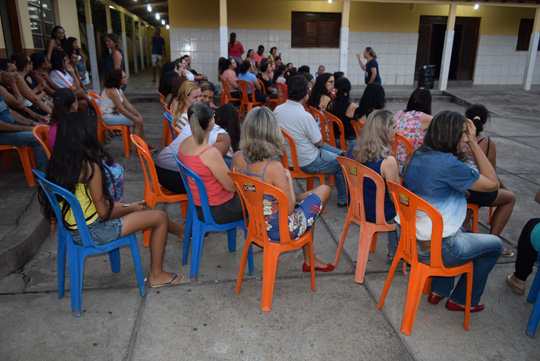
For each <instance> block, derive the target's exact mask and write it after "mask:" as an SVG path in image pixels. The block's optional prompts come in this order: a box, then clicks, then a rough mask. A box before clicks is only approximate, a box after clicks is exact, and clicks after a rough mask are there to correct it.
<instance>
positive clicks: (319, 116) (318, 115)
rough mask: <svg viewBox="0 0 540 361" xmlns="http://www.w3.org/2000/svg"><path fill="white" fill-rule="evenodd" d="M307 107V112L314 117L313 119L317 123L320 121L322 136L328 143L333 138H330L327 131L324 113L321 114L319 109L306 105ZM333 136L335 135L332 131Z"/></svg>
mask: <svg viewBox="0 0 540 361" xmlns="http://www.w3.org/2000/svg"><path fill="white" fill-rule="evenodd" d="M305 106H306V107H307V111H308V112H309V113H310V114H311V116H313V119H314V120H315V121H319V124H320V128H321V135H322V138H323V141H324V142H325V143H328V142H329V140H330V139H332V137H331V136H330V134H329V132H328V131H327V130H326V117H325V116H324V114H323V112H321V111H320V110H319V109H315V108H313V107H312V106H311V105H305ZM332 134H334V131H333V130H332Z"/></svg>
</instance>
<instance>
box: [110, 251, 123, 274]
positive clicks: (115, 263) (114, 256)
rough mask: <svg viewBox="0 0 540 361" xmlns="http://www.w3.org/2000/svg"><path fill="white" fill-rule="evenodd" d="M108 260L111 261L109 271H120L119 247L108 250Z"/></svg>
mask: <svg viewBox="0 0 540 361" xmlns="http://www.w3.org/2000/svg"><path fill="white" fill-rule="evenodd" d="M109 261H110V262H111V271H113V273H118V272H120V268H121V264H120V248H117V249H114V250H112V251H110V252H109Z"/></svg>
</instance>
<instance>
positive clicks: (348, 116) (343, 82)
mask: <svg viewBox="0 0 540 361" xmlns="http://www.w3.org/2000/svg"><path fill="white" fill-rule="evenodd" d="M335 87H336V97H335V98H334V99H332V100H331V101H330V103H329V104H328V111H329V112H330V113H332V114H334V115H335V116H336V117H338V118H339V120H341V123H343V130H344V132H345V134H344V135H345V142H346V146H347V149H349V148H350V146H351V143H352V142H353V141H354V140H355V139H356V132H355V131H354V127H353V126H352V124H351V120H353V119H354V112H355V111H356V109H357V108H358V105H357V104H355V103H351V101H350V94H351V82H350V81H349V79H347V78H340V79H338V80H337V81H336V83H335ZM334 136H335V137H336V139H339V136H340V132H339V128H338V126H337V125H336V124H334Z"/></svg>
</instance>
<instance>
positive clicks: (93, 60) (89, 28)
mask: <svg viewBox="0 0 540 361" xmlns="http://www.w3.org/2000/svg"><path fill="white" fill-rule="evenodd" d="M84 12H85V15H86V35H87V38H88V56H89V57H90V68H91V72H92V89H93V90H94V91H95V92H96V93H98V94H101V89H100V85H99V72H98V62H97V55H96V54H97V52H96V38H95V36H94V25H93V24H92V9H91V7H90V0H84Z"/></svg>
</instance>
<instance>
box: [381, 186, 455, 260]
mask: <svg viewBox="0 0 540 361" xmlns="http://www.w3.org/2000/svg"><path fill="white" fill-rule="evenodd" d="M386 183H387V184H388V188H390V193H391V194H392V198H393V200H394V205H395V207H396V210H397V212H398V214H399V219H400V226H401V238H400V241H399V242H400V247H403V251H404V255H405V257H404V258H405V260H406V261H407V263H409V264H411V265H414V264H416V263H418V251H417V249H416V215H417V212H418V211H423V212H425V213H427V215H428V216H429V218H430V219H431V222H432V228H431V260H430V264H431V266H430V267H431V268H442V269H445V270H446V267H445V266H444V265H443V262H442V257H441V251H442V232H443V219H442V216H441V214H440V213H439V211H438V210H437V209H436V208H435V207H433V206H432V205H431V204H429V203H428V202H426V201H425V200H423V199H422V198H420V197H419V196H417V195H416V194H414V193H413V192H411V191H409V190H408V189H406V188H404V187H402V186H400V185H399V184H397V183H394V182H390V181H387V182H386Z"/></svg>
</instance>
